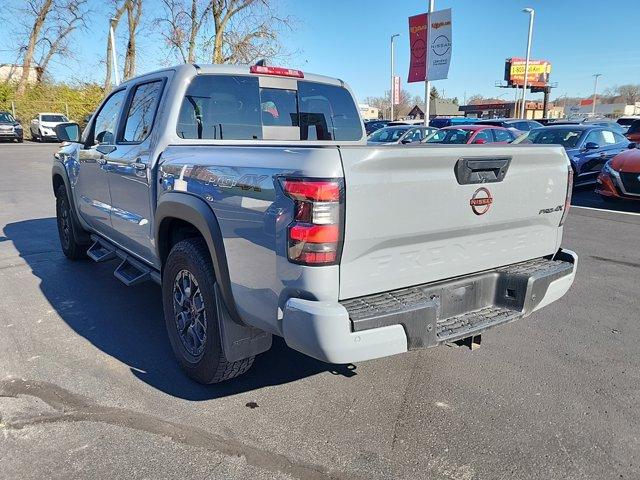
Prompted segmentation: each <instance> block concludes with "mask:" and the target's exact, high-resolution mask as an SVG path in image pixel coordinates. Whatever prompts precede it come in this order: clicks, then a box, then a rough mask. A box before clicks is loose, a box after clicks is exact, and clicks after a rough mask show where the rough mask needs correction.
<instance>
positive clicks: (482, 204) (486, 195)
mask: <svg viewBox="0 0 640 480" xmlns="http://www.w3.org/2000/svg"><path fill="white" fill-rule="evenodd" d="M492 203H493V197H492V196H491V192H490V191H489V190H488V189H486V188H485V187H480V188H479V189H477V190H476V191H475V192H473V195H472V196H471V200H469V205H471V210H473V213H475V214H476V215H484V214H485V213H487V212H488V211H489V209H490V208H491V204H492Z"/></svg>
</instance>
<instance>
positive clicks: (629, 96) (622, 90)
mask: <svg viewBox="0 0 640 480" xmlns="http://www.w3.org/2000/svg"><path fill="white" fill-rule="evenodd" d="M616 91H617V94H618V95H619V96H620V97H622V101H623V102H624V103H626V104H627V105H634V104H635V103H636V102H638V101H640V84H629V85H620V86H619V87H617V88H616Z"/></svg>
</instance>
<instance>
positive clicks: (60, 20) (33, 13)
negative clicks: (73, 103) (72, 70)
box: [5, 0, 89, 95]
mask: <svg viewBox="0 0 640 480" xmlns="http://www.w3.org/2000/svg"><path fill="white" fill-rule="evenodd" d="M23 5H24V6H23V7H21V8H17V9H16V10H12V11H11V12H10V15H12V16H14V17H15V18H16V19H19V20H18V21H17V23H18V24H19V26H18V27H17V29H16V31H15V37H16V38H17V39H18V40H17V50H18V51H19V52H20V56H21V57H22V71H21V73H20V78H19V80H18V89H17V93H18V94H19V95H22V94H24V92H25V91H26V88H27V85H28V84H29V82H31V81H32V80H33V77H32V72H33V70H34V69H35V70H36V74H37V77H36V80H37V81H38V82H40V81H42V78H43V75H44V74H46V72H47V69H48V67H49V64H50V63H51V61H52V60H53V59H54V58H55V57H57V56H64V57H71V56H72V49H71V48H70V41H71V36H72V33H73V32H74V31H75V30H77V29H78V28H84V27H85V26H86V25H85V18H86V17H87V14H88V11H89V10H88V8H89V7H88V0H26V1H25V3H24V4H23ZM5 21H6V18H5ZM36 58H37V59H38V60H37V61H36Z"/></svg>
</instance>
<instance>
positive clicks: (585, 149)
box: [514, 124, 631, 185]
mask: <svg viewBox="0 0 640 480" xmlns="http://www.w3.org/2000/svg"><path fill="white" fill-rule="evenodd" d="M514 143H536V144H546V145H548V144H558V145H562V146H563V147H564V148H565V150H566V152H567V156H568V157H569V160H570V161H571V166H572V167H573V173H574V180H573V182H574V185H586V184H591V183H595V181H596V178H597V177H598V173H600V170H602V167H603V166H604V164H605V163H607V161H608V160H610V159H612V158H613V157H615V156H616V155H617V154H618V153H620V152H622V151H624V150H626V149H627V148H629V145H630V143H631V142H629V140H627V139H626V138H625V137H624V135H620V134H619V133H618V132H615V131H613V130H611V129H609V128H606V127H602V126H599V125H591V124H576V125H554V126H551V125H550V126H547V127H542V128H535V129H533V130H531V131H530V132H529V133H528V134H527V135H525V136H522V137H520V138H518V139H517V140H515V141H514Z"/></svg>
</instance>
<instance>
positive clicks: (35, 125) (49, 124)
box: [30, 113, 69, 142]
mask: <svg viewBox="0 0 640 480" xmlns="http://www.w3.org/2000/svg"><path fill="white" fill-rule="evenodd" d="M68 121H69V119H68V118H67V117H66V116H65V115H63V114H61V113H39V114H38V115H36V117H35V118H34V119H33V120H31V126H30V129H31V139H32V140H34V141H37V142H43V141H46V140H58V137H57V136H56V125H58V124H60V123H64V122H68Z"/></svg>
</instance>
